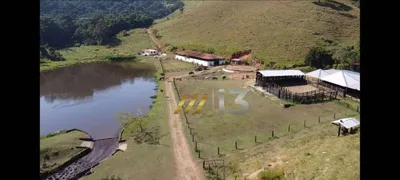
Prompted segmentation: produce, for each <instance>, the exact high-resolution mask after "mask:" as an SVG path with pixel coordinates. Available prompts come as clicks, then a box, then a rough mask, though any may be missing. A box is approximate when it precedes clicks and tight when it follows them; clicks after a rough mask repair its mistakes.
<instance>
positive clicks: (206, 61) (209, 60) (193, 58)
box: [175, 50, 225, 66]
mask: <svg viewBox="0 0 400 180" xmlns="http://www.w3.org/2000/svg"><path fill="white" fill-rule="evenodd" d="M175 59H177V60H181V61H185V62H189V63H195V64H198V65H203V66H218V65H223V64H225V60H224V58H223V57H221V56H217V55H214V54H207V53H201V52H196V51H190V50H186V51H180V52H176V53H175Z"/></svg>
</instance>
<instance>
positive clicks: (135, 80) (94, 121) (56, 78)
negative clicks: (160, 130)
mask: <svg viewBox="0 0 400 180" xmlns="http://www.w3.org/2000/svg"><path fill="white" fill-rule="evenodd" d="M154 72H155V68H154V66H152V65H150V64H132V63H128V64H127V63H94V64H82V65H78V66H73V67H67V68H62V69H57V70H55V71H51V72H44V73H41V75H40V106H41V107H40V121H41V124H40V129H41V135H44V134H48V133H50V132H54V131H58V130H62V129H72V128H78V129H82V130H84V131H86V132H88V133H89V134H90V135H91V136H92V137H93V138H104V137H110V136H115V135H118V131H119V128H120V125H119V121H117V120H116V115H117V114H118V113H120V112H122V111H128V112H132V113H133V114H135V113H136V111H137V108H138V107H142V108H141V111H143V112H144V113H146V112H147V111H148V110H149V108H148V107H149V106H150V105H151V103H152V99H151V98H150V96H152V95H155V94H156V91H154V88H155V85H156V84H155V83H154V82H153V74H154Z"/></svg>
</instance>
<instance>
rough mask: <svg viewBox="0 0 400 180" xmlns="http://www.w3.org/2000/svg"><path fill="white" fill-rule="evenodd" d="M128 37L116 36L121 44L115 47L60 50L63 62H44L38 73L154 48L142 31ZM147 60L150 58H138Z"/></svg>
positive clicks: (133, 31)
mask: <svg viewBox="0 0 400 180" xmlns="http://www.w3.org/2000/svg"><path fill="white" fill-rule="evenodd" d="M128 33H129V34H130V35H129V36H126V37H124V36H122V35H121V34H119V35H118V38H119V39H120V40H121V44H120V45H118V46H115V47H107V46H80V47H71V48H65V49H62V50H60V51H59V52H60V53H61V54H62V55H63V57H64V58H65V59H66V60H65V61H57V62H52V61H45V63H41V64H40V71H46V70H52V69H54V68H58V67H64V66H71V65H75V64H79V63H90V62H96V61H105V59H104V57H105V56H109V55H136V53H137V52H138V51H139V50H142V49H145V48H154V47H155V45H154V44H153V42H151V41H150V40H149V38H148V35H147V33H146V32H145V30H144V29H135V30H131V31H128ZM140 58H141V59H149V58H151V57H140Z"/></svg>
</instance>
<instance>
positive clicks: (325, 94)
mask: <svg viewBox="0 0 400 180" xmlns="http://www.w3.org/2000/svg"><path fill="white" fill-rule="evenodd" d="M263 89H264V90H265V91H267V92H269V93H271V94H273V95H275V96H277V97H278V98H280V99H284V100H287V101H292V102H295V103H300V104H303V103H304V104H307V103H313V102H319V101H324V100H331V99H336V97H337V93H338V92H337V91H325V90H315V91H310V92H304V93H293V92H291V91H289V90H288V89H286V88H284V87H281V86H279V85H277V84H275V83H272V82H270V83H267V84H266V86H265V87H263Z"/></svg>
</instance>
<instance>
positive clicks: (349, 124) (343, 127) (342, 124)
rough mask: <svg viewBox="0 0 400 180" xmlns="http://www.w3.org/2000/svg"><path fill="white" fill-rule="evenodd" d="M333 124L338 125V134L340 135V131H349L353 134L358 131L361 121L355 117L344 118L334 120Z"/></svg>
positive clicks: (346, 132) (343, 132)
mask: <svg viewBox="0 0 400 180" xmlns="http://www.w3.org/2000/svg"><path fill="white" fill-rule="evenodd" d="M332 124H333V125H336V126H338V127H339V128H338V136H340V131H342V135H347V134H348V133H350V134H353V133H355V132H357V129H358V128H359V127H360V121H358V120H357V119H355V118H343V119H339V120H336V121H332Z"/></svg>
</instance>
